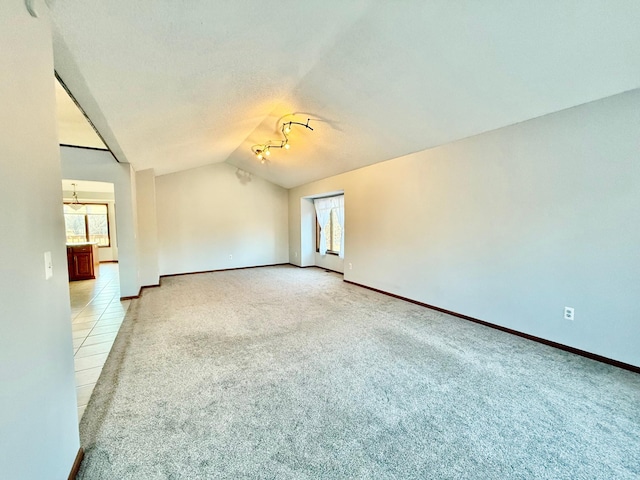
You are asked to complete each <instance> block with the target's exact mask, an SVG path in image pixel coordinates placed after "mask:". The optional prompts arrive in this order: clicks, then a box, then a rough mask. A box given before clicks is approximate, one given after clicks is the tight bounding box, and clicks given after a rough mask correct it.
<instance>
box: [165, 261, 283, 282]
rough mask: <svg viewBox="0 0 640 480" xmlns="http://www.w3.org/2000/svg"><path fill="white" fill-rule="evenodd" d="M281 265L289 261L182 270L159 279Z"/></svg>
mask: <svg viewBox="0 0 640 480" xmlns="http://www.w3.org/2000/svg"><path fill="white" fill-rule="evenodd" d="M281 265H290V263H288V262H287V263H272V264H270V265H253V266H250V267H235V268H221V269H219V270H202V271H198V272H184V273H170V274H168V275H160V280H162V279H163V278H168V277H181V276H182V275H199V274H201V273H215V272H229V271H231V270H247V269H249V268H263V267H279V266H281Z"/></svg>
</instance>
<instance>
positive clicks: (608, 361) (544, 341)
mask: <svg viewBox="0 0 640 480" xmlns="http://www.w3.org/2000/svg"><path fill="white" fill-rule="evenodd" d="M344 281H345V282H346V283H350V284H351V285H356V286H358V287H362V288H366V289H367V290H373V291H374V292H378V293H382V294H383V295H388V296H389V297H393V298H397V299H399V300H404V301H405V302H409V303H413V304H415V305H420V306H421V307H425V308H429V309H431V310H435V311H437V312H442V313H446V314H448V315H453V316H454V317H458V318H462V319H464V320H469V321H470V322H474V323H478V324H480V325H484V326H485V327H490V328H495V329H496V330H500V331H502V332H506V333H510V334H511V335H516V336H518V337H522V338H526V339H527V340H532V341H534V342H538V343H542V344H544V345H547V346H549V347H553V348H557V349H559V350H564V351H565V352H569V353H573V354H575V355H580V356H581V357H586V358H589V359H591V360H595V361H597V362H602V363H606V364H608V365H613V366H614V367H618V368H622V369H624V370H629V371H630V372H634V373H640V367H638V366H635V365H631V364H629V363H624V362H620V361H618V360H614V359H612V358H608V357H603V356H602V355H598V354H596V353H591V352H587V351H585V350H580V349H579V348H574V347H570V346H568V345H563V344H562V343H557V342H554V341H551V340H547V339H545V338H541V337H536V336H535V335H529V334H528V333H523V332H519V331H518V330H513V329H511V328H508V327H503V326H501V325H496V324H495V323H490V322H486V321H484V320H479V319H477V318H473V317H469V316H468V315H463V314H461V313H457V312H452V311H451V310H446V309H444V308H440V307H436V306H434V305H429V304H427V303H423V302H419V301H417V300H412V299H410V298H407V297H402V296H400V295H396V294H394V293H389V292H385V291H384V290H379V289H377V288H373V287H368V286H367V285H362V284H360V283H356V282H352V281H350V280H344Z"/></svg>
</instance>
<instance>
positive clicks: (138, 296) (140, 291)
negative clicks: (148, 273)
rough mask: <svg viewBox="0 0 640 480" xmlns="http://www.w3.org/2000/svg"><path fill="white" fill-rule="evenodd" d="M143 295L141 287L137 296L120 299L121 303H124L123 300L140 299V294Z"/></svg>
mask: <svg viewBox="0 0 640 480" xmlns="http://www.w3.org/2000/svg"><path fill="white" fill-rule="evenodd" d="M141 293H142V287H140V289H139V290H138V294H137V295H133V296H131V297H120V301H121V302H122V301H123V300H133V299H135V298H140V294H141Z"/></svg>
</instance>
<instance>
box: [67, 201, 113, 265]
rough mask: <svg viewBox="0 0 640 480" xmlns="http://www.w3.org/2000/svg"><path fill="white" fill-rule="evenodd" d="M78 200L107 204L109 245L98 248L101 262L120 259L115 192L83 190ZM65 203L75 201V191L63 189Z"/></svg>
mask: <svg viewBox="0 0 640 480" xmlns="http://www.w3.org/2000/svg"><path fill="white" fill-rule="evenodd" d="M77 194H78V201H79V202H81V203H100V204H103V205H104V204H106V205H107V213H108V217H109V246H108V247H100V248H98V254H99V256H100V259H99V260H100V261H101V262H112V261H117V260H118V234H117V228H116V210H115V205H116V204H115V198H114V194H113V193H109V192H81V191H78V192H77ZM62 196H63V200H64V202H65V203H70V202H72V201H73V191H67V190H63V191H62Z"/></svg>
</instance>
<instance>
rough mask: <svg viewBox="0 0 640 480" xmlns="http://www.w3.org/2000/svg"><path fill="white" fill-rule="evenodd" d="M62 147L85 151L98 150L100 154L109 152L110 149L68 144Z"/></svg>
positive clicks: (63, 144) (62, 144)
mask: <svg viewBox="0 0 640 480" xmlns="http://www.w3.org/2000/svg"><path fill="white" fill-rule="evenodd" d="M60 146H61V147H68V148H82V149H84V150H98V151H100V152H108V151H109V149H108V148H100V147H86V146H84V145H69V144H68V143H61V144H60Z"/></svg>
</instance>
